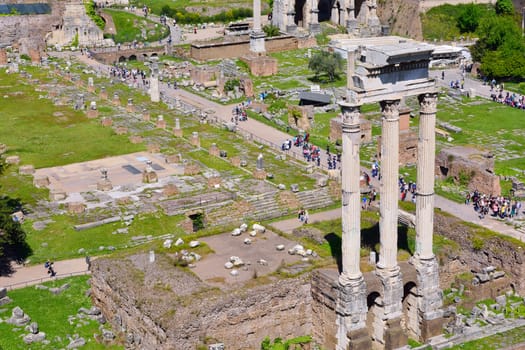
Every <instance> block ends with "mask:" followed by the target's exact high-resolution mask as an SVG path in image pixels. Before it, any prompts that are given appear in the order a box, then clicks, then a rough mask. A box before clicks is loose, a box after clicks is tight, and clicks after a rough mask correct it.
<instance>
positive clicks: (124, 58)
mask: <svg viewBox="0 0 525 350" xmlns="http://www.w3.org/2000/svg"><path fill="white" fill-rule="evenodd" d="M127 60H128V59H127V58H126V57H125V56H120V57H119V58H118V61H119V63H120V62H126V61H127Z"/></svg>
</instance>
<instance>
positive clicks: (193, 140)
mask: <svg viewBox="0 0 525 350" xmlns="http://www.w3.org/2000/svg"><path fill="white" fill-rule="evenodd" d="M190 142H191V144H192V145H193V146H195V147H200V146H201V140H200V139H199V133H198V132H197V131H194V132H193V133H192V134H191V139H190Z"/></svg>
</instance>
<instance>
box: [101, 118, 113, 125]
mask: <svg viewBox="0 0 525 350" xmlns="http://www.w3.org/2000/svg"><path fill="white" fill-rule="evenodd" d="M100 123H101V124H102V126H111V125H113V119H111V118H107V117H105V118H102V120H101V121H100Z"/></svg>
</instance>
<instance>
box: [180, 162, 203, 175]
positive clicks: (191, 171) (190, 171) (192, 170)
mask: <svg viewBox="0 0 525 350" xmlns="http://www.w3.org/2000/svg"><path fill="white" fill-rule="evenodd" d="M200 171H201V169H200V167H199V165H198V164H193V163H190V164H186V165H185V166H184V175H197V174H198V173H200Z"/></svg>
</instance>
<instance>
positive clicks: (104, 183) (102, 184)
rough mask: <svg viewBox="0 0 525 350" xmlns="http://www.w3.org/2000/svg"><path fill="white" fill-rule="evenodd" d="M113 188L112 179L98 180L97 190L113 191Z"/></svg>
mask: <svg viewBox="0 0 525 350" xmlns="http://www.w3.org/2000/svg"><path fill="white" fill-rule="evenodd" d="M112 189H113V184H112V183H111V181H109V180H107V179H104V180H100V181H99V182H97V190H99V191H111V190H112Z"/></svg>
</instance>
